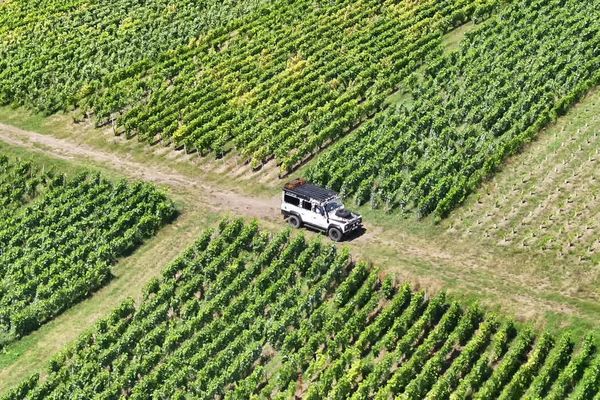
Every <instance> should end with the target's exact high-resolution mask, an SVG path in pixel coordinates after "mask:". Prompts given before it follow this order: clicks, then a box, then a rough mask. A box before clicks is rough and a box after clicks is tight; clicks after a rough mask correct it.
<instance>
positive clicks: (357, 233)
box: [341, 226, 367, 243]
mask: <svg viewBox="0 0 600 400" xmlns="http://www.w3.org/2000/svg"><path fill="white" fill-rule="evenodd" d="M365 233H367V228H365V227H364V226H361V227H360V228H358V229H356V230H354V231H352V232H350V233H349V234H347V235H345V236H344V238H343V239H342V240H341V243H344V242H351V241H353V240H355V239H358V238H359V237H361V236H362V235H364V234H365Z"/></svg>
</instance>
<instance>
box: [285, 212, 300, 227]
mask: <svg viewBox="0 0 600 400" xmlns="http://www.w3.org/2000/svg"><path fill="white" fill-rule="evenodd" d="M288 222H289V224H290V225H291V226H293V227H294V228H300V227H301V226H302V221H300V218H299V217H298V216H296V215H290V217H289V218H288Z"/></svg>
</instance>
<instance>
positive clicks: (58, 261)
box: [0, 155, 175, 347]
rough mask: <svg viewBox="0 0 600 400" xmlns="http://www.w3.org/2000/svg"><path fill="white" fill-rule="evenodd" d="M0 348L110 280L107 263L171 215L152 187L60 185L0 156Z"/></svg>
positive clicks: (77, 181)
mask: <svg viewBox="0 0 600 400" xmlns="http://www.w3.org/2000/svg"><path fill="white" fill-rule="evenodd" d="M0 204H1V205H2V209H1V211H0V347H2V346H3V344H5V343H7V342H10V341H12V340H14V339H15V338H18V337H21V336H23V335H25V334H27V333H29V332H31V331H32V330H34V329H36V328H38V327H39V326H40V325H41V324H43V323H45V322H47V321H49V320H50V319H52V318H54V317H55V316H57V315H58V314H60V313H61V312H63V311H64V310H66V309H67V308H68V307H70V306H71V305H72V304H74V303H76V302H77V301H79V300H81V299H82V298H84V297H86V296H87V295H89V294H90V293H91V292H92V291H94V290H96V289H98V288H99V287H101V286H102V285H103V284H105V283H106V282H107V281H108V280H109V279H110V278H111V272H110V269H111V264H112V263H113V262H114V261H115V260H116V259H117V258H118V257H120V256H123V255H126V254H127V253H128V252H131V251H132V250H133V249H135V248H136V247H137V246H138V245H139V244H141V242H142V241H143V240H144V239H145V238H148V237H150V236H152V235H154V233H155V232H156V231H157V229H158V228H159V227H160V226H162V225H163V224H164V223H166V222H167V221H169V220H170V219H172V218H173V217H174V216H175V208H174V206H173V204H172V202H171V201H170V200H169V199H167V198H166V197H165V196H164V195H163V194H162V193H160V192H159V191H157V190H156V189H155V188H154V187H153V186H151V185H148V184H144V183H128V182H125V181H121V182H118V183H112V182H110V181H108V180H105V179H103V178H101V177H100V176H98V175H89V174H83V173H82V174H78V175H75V176H73V177H71V178H67V177H65V176H64V175H61V174H55V173H51V172H48V171H45V172H44V171H42V170H40V169H38V168H37V167H36V166H35V165H34V164H32V163H30V162H25V161H19V160H15V159H12V158H9V157H7V156H4V155H0Z"/></svg>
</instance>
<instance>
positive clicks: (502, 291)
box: [0, 123, 577, 318]
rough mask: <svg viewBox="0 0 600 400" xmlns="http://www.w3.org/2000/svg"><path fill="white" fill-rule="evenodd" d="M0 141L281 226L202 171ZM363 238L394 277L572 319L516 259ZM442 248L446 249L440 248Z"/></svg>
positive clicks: (397, 233)
mask: <svg viewBox="0 0 600 400" xmlns="http://www.w3.org/2000/svg"><path fill="white" fill-rule="evenodd" d="M0 140H1V141H4V142H6V143H8V144H11V145H14V146H18V147H23V148H26V149H30V150H32V151H37V152H42V153H44V154H47V155H50V156H52V157H56V158H59V159H64V160H73V161H79V162H91V163H92V164H96V165H99V166H101V167H103V168H108V169H111V170H114V171H117V172H119V173H120V174H122V175H125V176H128V177H131V178H135V179H142V180H147V181H152V182H155V183H157V184H161V185H166V186H168V187H170V188H171V189H172V190H173V192H175V193H177V194H179V195H180V196H181V197H182V198H183V199H184V200H185V203H186V207H191V208H194V209H196V210H199V209H207V208H208V209H209V210H214V211H215V212H231V213H234V214H236V215H242V216H246V217H253V218H257V219H259V220H261V221H263V222H268V224H269V225H270V226H272V227H277V226H279V225H281V222H282V221H281V217H280V214H279V204H278V203H279V198H278V196H277V195H274V196H272V197H264V196H251V195H247V194H244V193H241V192H237V191H233V190H229V189H226V188H223V187H220V186H218V185H217V184H214V183H211V182H210V180H209V179H206V177H205V176H204V174H203V173H202V171H201V169H199V170H198V173H197V174H182V173H179V172H177V171H175V170H174V169H173V168H171V167H170V166H168V165H166V164H167V163H161V162H156V163H154V162H139V161H135V160H131V158H130V157H128V156H126V157H123V156H122V155H117V154H113V153H111V152H109V151H104V150H101V149H98V148H96V147H93V146H92V145H87V144H79V143H74V141H73V140H69V139H60V138H57V137H54V136H51V135H44V134H40V133H36V132H32V131H25V130H22V129H19V128H16V127H14V126H11V125H6V124H2V123H0ZM367 228H368V229H367V233H366V234H364V235H362V236H360V237H358V238H357V239H355V240H353V241H352V242H349V243H346V244H347V245H349V246H350V247H351V249H352V252H353V254H354V255H355V256H358V257H360V258H364V259H367V260H370V261H373V262H374V263H376V264H377V265H379V266H382V267H384V269H391V270H392V271H394V272H395V273H396V274H397V276H398V277H399V278H400V279H408V280H409V281H410V282H412V283H413V284H416V285H423V286H425V287H427V288H428V289H433V290H436V289H442V288H446V287H447V284H448V282H453V285H452V286H454V287H455V289H458V291H459V293H460V292H462V291H463V290H465V289H466V290H469V291H475V292H477V294H478V297H480V298H484V299H485V298H487V301H483V302H484V303H486V302H487V303H489V304H491V305H498V304H502V305H503V306H504V307H507V308H508V309H510V311H511V312H512V313H513V314H514V315H519V316H521V317H526V318H531V317H533V318H535V317H540V316H541V315H543V314H544V313H545V312H547V311H553V312H560V313H566V314H573V313H577V311H576V310H575V309H573V308H571V307H570V306H569V305H567V304H568V303H567V302H565V301H556V300H555V299H554V298H552V296H553V295H554V294H555V293H556V292H557V291H558V290H557V288H552V287H551V285H548V283H547V282H543V281H540V276H539V275H536V274H535V273H532V272H531V271H529V270H528V269H524V268H522V267H521V266H522V264H521V263H520V262H521V261H522V260H518V259H512V258H510V257H505V256H504V255H500V256H499V255H498V254H494V253H493V252H490V251H488V250H487V249H486V248H484V247H482V246H476V245H474V243H471V242H466V243H460V242H459V241H457V240H455V239H454V238H452V237H450V238H448V237H444V236H443V235H436V237H433V238H429V237H420V236H419V235H414V234H411V233H410V232H406V231H404V230H402V229H394V226H391V227H390V226H388V227H384V226H374V225H370V224H368V223H367ZM440 240H441V241H440ZM444 242H445V243H444Z"/></svg>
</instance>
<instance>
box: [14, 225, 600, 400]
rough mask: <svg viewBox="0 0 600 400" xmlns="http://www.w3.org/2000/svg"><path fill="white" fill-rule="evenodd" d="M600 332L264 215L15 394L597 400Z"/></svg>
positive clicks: (231, 228) (231, 230) (217, 236)
mask: <svg viewBox="0 0 600 400" xmlns="http://www.w3.org/2000/svg"><path fill="white" fill-rule="evenodd" d="M594 340H595V339H593V338H592V337H591V336H590V337H589V338H586V339H584V340H583V341H582V342H581V343H574V341H573V340H572V339H571V338H570V337H569V336H568V335H565V336H562V337H560V338H555V337H553V336H551V335H549V334H546V333H543V334H540V335H538V334H536V333H535V332H533V331H531V330H529V329H526V328H519V327H517V326H516V325H514V324H513V323H511V322H510V321H503V320H501V319H500V318H498V317H497V316H496V315H494V314H490V313H486V312H483V311H481V310H480V309H479V308H477V307H474V306H473V307H463V306H461V305H460V304H459V303H457V302H453V301H449V300H448V299H446V297H445V296H444V295H437V296H434V297H429V296H427V295H426V294H425V293H424V292H420V291H414V290H411V289H410V288H409V286H407V285H403V286H396V285H393V284H392V283H391V281H390V280H389V279H388V278H386V279H384V280H381V278H380V277H379V275H378V273H377V272H376V271H374V270H373V269H372V268H370V267H368V266H367V265H366V264H364V263H361V262H358V263H355V262H353V261H352V259H351V258H350V257H349V254H348V253H347V252H346V251H345V250H341V251H337V250H336V248H335V246H331V245H325V244H322V243H321V242H319V241H316V240H315V241H307V240H305V239H304V238H303V236H292V235H290V232H289V231H282V232H280V233H278V234H269V233H266V232H262V231H260V230H259V229H258V227H257V225H256V224H255V223H251V224H244V223H243V222H241V220H233V221H227V220H224V221H222V222H221V223H220V225H219V228H218V229H215V230H208V231H206V232H205V233H204V234H203V235H202V236H201V237H200V238H199V239H198V240H197V241H196V242H195V243H194V244H193V245H192V246H191V247H190V248H189V249H188V250H187V251H186V252H184V253H183V254H182V255H181V256H180V257H178V258H177V259H176V260H175V261H174V262H173V263H171V264H170V265H168V266H167V267H166V268H165V270H164V272H163V274H162V276H161V277H160V278H155V279H154V280H152V281H151V282H150V283H149V284H148V285H147V286H146V288H145V290H144V298H143V300H142V302H141V303H140V304H139V305H135V304H134V303H133V301H131V300H129V301H126V302H124V303H123V304H122V305H121V306H119V307H118V308H117V309H115V310H114V311H113V312H112V313H111V314H110V315H109V316H108V317H106V318H104V319H103V320H101V321H100V322H98V323H97V324H96V325H95V326H94V327H93V329H91V330H90V331H89V332H88V333H86V334H84V335H82V336H81V337H80V338H79V339H78V340H77V341H76V342H75V343H74V344H73V345H71V346H70V347H68V348H66V349H65V350H63V351H62V352H61V353H60V354H58V355H57V356H55V357H54V358H53V359H52V361H51V362H50V365H49V366H48V371H47V374H48V376H47V378H46V379H44V380H40V379H39V378H38V375H37V374H36V375H34V376H31V378H29V379H27V380H25V381H23V383H22V384H21V385H20V386H19V387H17V388H15V389H14V390H13V391H12V392H11V393H9V394H7V395H6V396H5V399H19V400H21V399H42V398H104V399H109V398H119V397H120V398H131V399H149V398H155V399H163V398H170V399H184V398H198V399H214V398H221V399H248V398H269V399H291V398H305V399H389V398H400V399H424V398H426V399H448V398H451V399H459V398H465V397H469V398H475V399H498V398H501V399H513V398H520V397H526V398H529V399H542V398H544V399H546V398H551V399H559V398H564V397H565V396H567V395H571V396H572V397H573V398H576V399H589V398H591V397H590V396H593V395H594V394H595V393H597V391H598V389H599V385H600V369H599V368H600V367H599V366H600V364H599V361H600V356H599V355H598V352H597V349H596V344H595V342H594Z"/></svg>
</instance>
